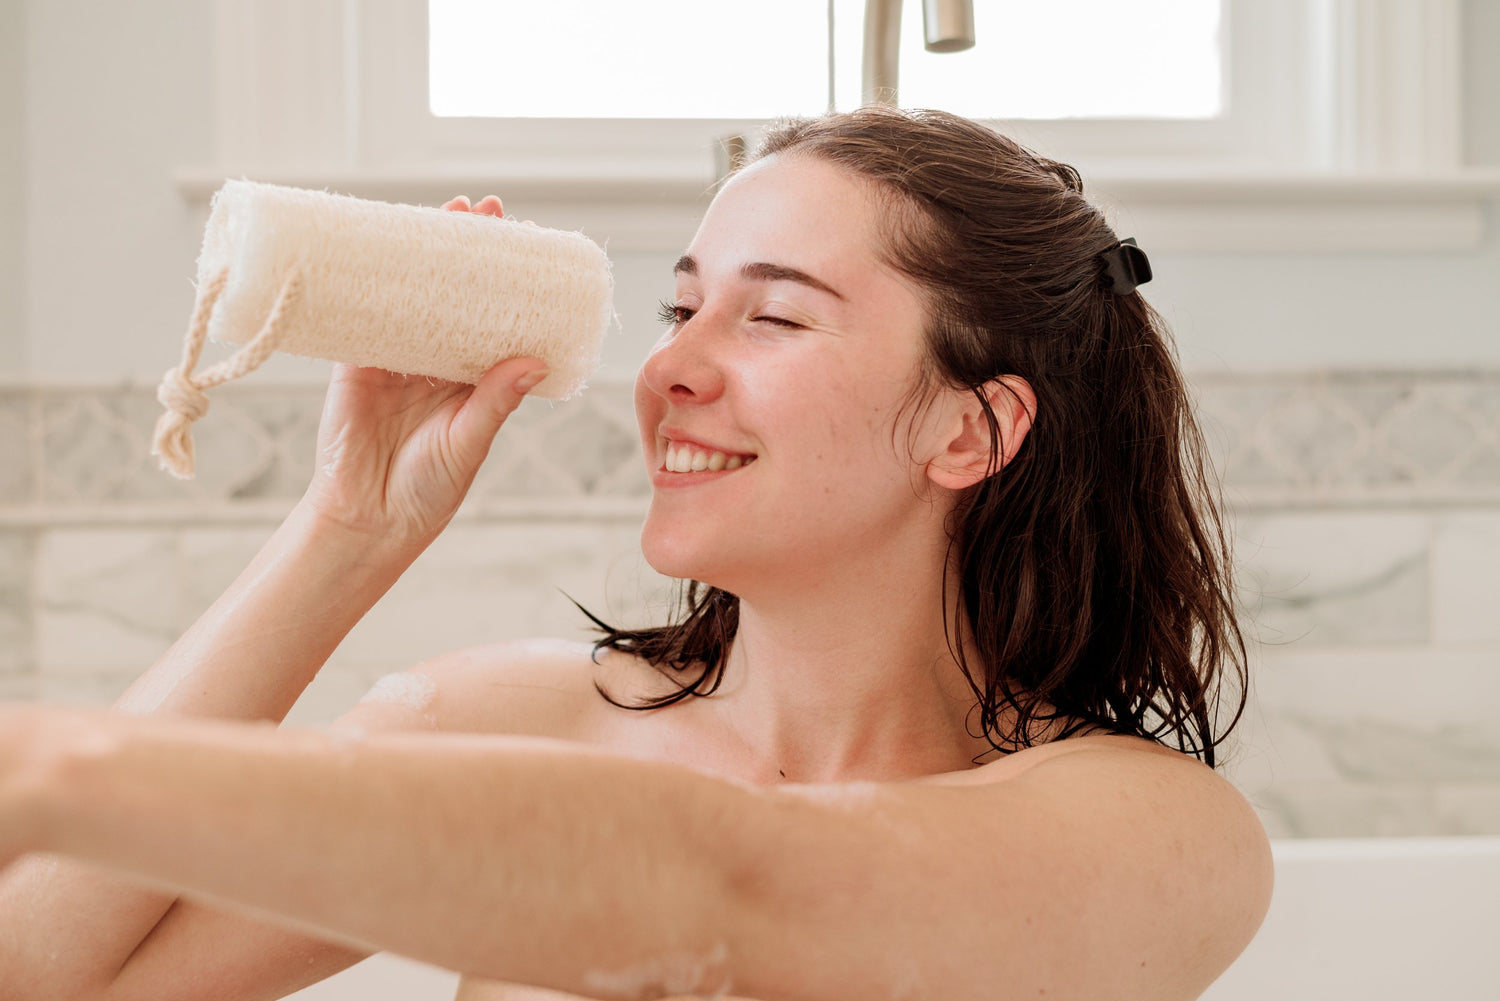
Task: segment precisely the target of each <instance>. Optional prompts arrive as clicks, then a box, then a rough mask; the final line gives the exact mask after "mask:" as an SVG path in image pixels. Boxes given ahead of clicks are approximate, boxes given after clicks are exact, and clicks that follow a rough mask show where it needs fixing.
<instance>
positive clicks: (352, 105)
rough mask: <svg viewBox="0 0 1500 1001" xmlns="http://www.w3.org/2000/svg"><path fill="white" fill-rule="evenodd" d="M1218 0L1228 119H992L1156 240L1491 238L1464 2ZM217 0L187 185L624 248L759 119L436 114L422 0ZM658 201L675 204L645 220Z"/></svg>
mask: <svg viewBox="0 0 1500 1001" xmlns="http://www.w3.org/2000/svg"><path fill="white" fill-rule="evenodd" d="M1223 2H1224V3H1225V4H1226V5H1227V6H1226V11H1227V15H1226V18H1227V20H1226V25H1227V32H1226V34H1227V37H1228V38H1229V40H1230V50H1229V59H1228V60H1227V70H1226V72H1228V73H1229V74H1230V80H1229V84H1228V86H1227V87H1226V98H1227V103H1228V105H1229V108H1230V111H1229V114H1228V116H1227V117H1226V119H1225V121H1224V122H1203V121H1171V120H1157V121H1152V122H1141V121H1130V120H1112V119H1099V120H1067V121H1051V122H1042V121H1036V120H1019V121H999V122H996V123H994V124H996V125H997V127H999V128H1000V129H1002V130H1004V131H1007V132H1008V133H1010V134H1012V135H1015V136H1016V137H1017V138H1019V139H1021V140H1022V141H1024V142H1028V143H1030V144H1032V145H1034V146H1036V147H1038V148H1039V149H1041V150H1043V151H1044V152H1047V153H1049V154H1052V155H1055V156H1058V157H1059V158H1061V159H1064V160H1066V161H1068V162H1071V163H1074V164H1075V165H1076V166H1078V167H1079V168H1080V170H1081V171H1082V173H1083V174H1084V176H1085V180H1086V183H1087V184H1088V186H1089V188H1090V190H1091V191H1093V192H1095V196H1094V197H1095V198H1096V199H1097V200H1098V201H1100V203H1101V204H1102V205H1103V206H1104V207H1105V208H1106V210H1110V209H1113V208H1115V207H1119V208H1120V209H1121V210H1122V211H1123V212H1124V213H1125V214H1126V215H1127V217H1128V218H1127V220H1126V221H1127V223H1130V225H1128V226H1127V228H1130V229H1132V230H1134V231H1136V232H1137V233H1138V235H1140V236H1141V237H1142V239H1143V241H1144V240H1145V239H1148V238H1149V237H1150V236H1151V235H1152V231H1153V229H1154V230H1155V231H1156V234H1157V242H1155V243H1154V246H1156V247H1158V248H1172V249H1175V248H1182V249H1193V250H1200V249H1210V250H1232V251H1235V252H1241V251H1246V250H1250V251H1256V250H1269V251H1275V250H1284V249H1285V248H1287V247H1289V246H1300V247H1305V248H1312V249H1315V250H1350V249H1360V250H1368V249H1426V248H1440V247H1441V248H1455V247H1472V246H1475V245H1477V244H1478V243H1479V242H1480V241H1481V240H1482V239H1483V235H1484V229H1485V223H1484V220H1485V215H1486V210H1487V208H1488V203H1489V201H1490V200H1491V199H1492V198H1493V196H1494V195H1495V194H1496V193H1497V192H1500V172H1497V171H1494V170H1478V169H1473V168H1469V167H1466V166H1465V165H1464V164H1463V161H1462V130H1461V106H1460V98H1461V73H1462V67H1461V55H1462V46H1461V44H1460V42H1461V39H1460V30H1461V20H1462V18H1461V4H1460V0H1424V2H1423V3H1421V4H1412V3H1409V2H1407V0H1223ZM907 6H913V5H910V4H908V5H907ZM215 8H216V9H215V14H216V17H215V32H216V36H215V50H216V57H217V58H216V62H215V66H216V79H215V86H216V103H217V109H218V115H217V119H216V121H217V123H218V135H217V142H216V147H215V160H216V162H215V163H214V164H213V165H212V166H206V167H196V168H184V169H181V170H179V171H178V172H177V180H178V184H179V187H181V188H182V190H183V191H184V193H185V194H186V195H187V196H188V197H190V198H194V199H199V198H203V197H205V196H206V193H207V192H211V191H212V190H213V189H214V188H216V187H217V186H218V185H219V184H220V183H222V179H223V177H224V176H226V175H230V176H233V175H245V176H254V177H256V178H257V179H264V180H279V181H280V182H281V183H290V184H300V185H304V186H312V187H334V188H337V189H339V190H344V191H349V192H351V193H354V194H362V195H365V196H367V197H387V198H394V199H400V200H414V201H415V200H421V201H428V200H435V199H438V198H440V197H446V194H451V193H452V192H454V191H459V190H467V189H468V188H470V187H474V188H475V190H478V188H480V187H482V188H484V189H485V190H491V191H502V192H505V193H507V194H510V195H514V196H517V197H519V198H522V199H523V200H525V199H531V200H533V201H535V202H536V203H538V204H543V203H545V204H546V205H548V206H549V207H557V208H562V209H565V210H566V211H564V212H563V217H566V218H582V217H584V216H585V215H587V214H588V213H589V212H592V213H593V215H592V216H591V218H601V217H603V216H610V217H611V218H612V219H613V220H614V226H615V228H614V229H613V230H612V231H611V232H612V233H613V234H614V235H615V236H616V238H617V243H616V246H622V245H634V243H635V241H636V239H637V237H639V238H640V239H641V240H643V241H645V243H649V244H650V245H651V246H659V245H662V244H663V243H666V242H670V241H671V240H675V239H677V234H679V233H680V231H681V229H682V226H683V225H684V223H683V221H682V220H686V219H690V218H692V217H693V216H694V214H695V212H697V211H699V210H700V209H701V205H702V204H703V203H704V200H705V196H706V195H709V194H711V192H712V189H713V187H714V184H715V182H716V178H717V176H718V167H717V165H716V160H715V155H714V148H713V147H714V139H715V138H717V137H723V136H730V135H741V136H745V137H746V138H747V139H748V140H749V141H751V142H753V141H754V138H755V134H756V132H757V130H758V129H759V128H760V127H761V126H762V125H763V124H764V123H762V122H760V121H754V120H743V119H740V120H735V119H724V120H712V121H705V120H651V119H630V120H612V119H557V120H510V121H497V120H476V119H439V118H436V116H433V115H431V114H430V112H429V111H428V110H427V106H426V105H427V102H426V63H427V51H426V50H427V46H426V39H427V27H426V25H427V21H426V17H427V14H426V3H425V0H215ZM1247 12H1249V13H1247ZM912 15H913V12H912V11H908V16H912ZM1278 46H1280V47H1279V48H1278ZM1288 46H1290V47H1292V48H1295V49H1296V50H1297V52H1296V57H1295V58H1292V59H1288V58H1286V52H1285V49H1286V48H1287V47H1288ZM414 81H415V83H414ZM445 193H446V194H445ZM661 209H668V210H669V212H670V213H675V215H674V216H673V218H674V219H676V220H677V221H675V222H673V223H672V224H671V225H670V226H663V225H662V224H660V223H658V222H655V221H652V219H653V218H654V217H653V215H652V213H653V212H654V211H657V210H661ZM1268 210H1269V211H1268ZM611 213H613V215H611ZM679 216H680V218H678V217H679ZM1273 219H1274V220H1275V225H1274V226H1273V225H1270V224H1269V220H1273ZM689 233H690V231H689ZM621 239H623V244H622V243H621V242H620V240H621ZM642 245H645V244H642Z"/></svg>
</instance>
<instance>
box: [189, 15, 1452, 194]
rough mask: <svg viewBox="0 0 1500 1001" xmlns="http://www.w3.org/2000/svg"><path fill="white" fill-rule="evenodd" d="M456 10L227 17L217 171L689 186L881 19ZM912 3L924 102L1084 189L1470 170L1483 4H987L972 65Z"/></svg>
mask: <svg viewBox="0 0 1500 1001" xmlns="http://www.w3.org/2000/svg"><path fill="white" fill-rule="evenodd" d="M586 2H588V3H597V4H599V6H598V7H597V9H596V10H595V11H594V13H592V14H589V13H588V11H589V10H590V9H591V8H589V7H586V6H585V3H586ZM456 3H457V0H327V2H319V3H305V2H292V0H277V2H275V3H271V2H268V0H216V2H215V4H214V5H213V6H214V11H215V22H216V43H215V57H216V65H217V67H218V72H217V76H216V84H217V86H216V88H215V94H216V97H215V105H216V108H217V109H218V113H217V116H216V120H217V121H218V122H220V123H221V126H220V130H219V136H218V140H217V144H216V145H217V148H218V151H217V155H218V157H219V158H220V159H221V160H222V161H223V162H224V163H225V164H226V165H230V166H232V167H235V168H237V169H241V170H243V169H244V167H243V165H244V164H255V165H264V164H286V165H289V166H293V167H295V166H298V165H301V166H303V167H304V168H308V167H318V168H321V169H325V170H343V171H363V172H366V173H367V174H374V173H380V174H381V175H382V176H387V177H405V178H418V177H433V178H440V177H442V176H443V175H445V174H446V175H453V174H455V173H464V172H467V176H470V177H473V176H480V175H482V176H485V177H505V178H509V179H512V180H514V179H516V178H521V179H527V178H530V179H535V180H537V181H538V182H540V181H545V182H546V183H547V185H548V186H549V190H552V191H556V192H563V191H564V190H568V191H574V192H576V191H577V190H581V189H582V188H589V189H591V190H594V191H597V192H605V191H610V192H616V191H620V190H624V189H631V190H638V191H642V192H645V191H653V190H657V189H656V188H653V185H658V184H661V183H666V184H668V185H669V186H670V185H677V186H678V189H681V190H689V189H692V188H693V186H694V185H700V186H701V185H702V183H703V181H704V179H705V178H708V179H710V180H711V179H712V177H713V176H714V170H715V150H716V149H718V148H719V143H718V140H720V139H723V138H725V137H729V136H739V137H742V138H744V139H745V140H746V141H747V143H748V142H753V140H754V134H755V132H756V131H757V130H758V129H759V128H760V127H762V126H763V125H764V124H765V122H766V119H767V118H769V117H772V116H777V115H783V114H807V113H816V112H820V111H823V110H826V109H827V108H828V107H829V106H830V105H831V106H833V107H836V108H841V109H842V108H851V107H854V106H856V105H857V104H858V103H859V79H860V61H861V60H860V55H861V50H862V48H863V45H862V41H863V39H862V37H861V35H862V32H861V31H860V28H861V25H862V20H863V6H864V0H833V3H834V6H833V10H832V13H833V18H832V29H831V30H830V26H829V7H828V3H827V0H756V2H755V3H754V4H750V3H730V2H728V0H631V2H624V0H543V2H534V3H530V4H509V3H507V4H499V3H493V2H490V3H484V4H479V5H477V6H474V7H472V8H471V9H469V10H468V11H467V12H465V11H464V9H463V8H460V7H457V6H450V5H451V4H456ZM652 4H660V5H661V6H660V7H659V8H655V7H653V6H652ZM904 6H905V8H906V10H905V11H904V15H905V16H904V17H903V18H902V25H903V58H902V60H901V67H900V81H899V83H900V88H901V89H900V96H901V102H902V104H904V105H906V106H908V107H913V106H936V107H943V108H948V109H950V110H953V111H956V112H959V113H961V114H965V115H968V116H970V117H974V118H981V119H991V120H994V121H995V122H996V124H997V126H998V127H1000V128H1001V129H1002V130H1003V131H1005V132H1006V133H1008V134H1010V135H1012V136H1014V137H1016V138H1017V139H1020V140H1021V141H1023V142H1025V143H1027V144H1028V145H1031V146H1033V147H1034V148H1037V149H1040V150H1042V151H1044V152H1046V153H1048V154H1050V155H1053V156H1057V157H1059V158H1061V159H1063V160H1066V161H1068V162H1071V163H1075V164H1077V165H1078V166H1079V167H1080V169H1082V170H1084V171H1085V172H1086V173H1091V174H1098V175H1103V174H1111V175H1113V176H1115V177H1121V178H1152V177H1162V176H1166V177H1173V178H1181V177H1183V176H1207V175H1218V176H1219V177H1220V178H1222V179H1225V180H1224V183H1225V184H1228V183H1230V182H1233V181H1235V179H1237V178H1238V179H1243V178H1246V177H1266V176H1268V175H1275V176H1285V175H1291V174H1297V175H1301V176H1304V177H1306V176H1309V175H1327V174H1342V173H1351V172H1363V173H1379V172H1387V173H1393V174H1394V173H1401V174H1406V175H1434V176H1435V175H1438V174H1441V173H1443V172H1445V171H1447V172H1451V171H1452V170H1453V169H1455V165H1457V164H1459V163H1461V156H1462V143H1461V136H1462V131H1461V128H1460V111H1461V108H1460V103H1459V100H1458V97H1459V94H1460V93H1461V89H1462V88H1461V66H1462V61H1461V53H1462V34H1461V31H1462V17H1461V13H1462V10H1463V5H1462V3H1461V2H1460V0H1423V2H1422V3H1405V2H1402V3H1395V2H1381V3H1376V2H1373V0H1372V2H1368V3H1366V2H1364V0H1359V2H1343V0H1339V2H1333V0H1129V2H1124V0H1047V2H1045V3H1037V2H1034V0H1031V2H1028V0H976V9H975V22H976V35H977V37H978V44H977V45H976V46H975V48H974V49H973V50H971V51H970V52H967V53H957V54H951V53H950V54H933V53H927V52H925V51H923V50H922V48H921V42H920V35H921V27H922V26H921V21H922V18H921V4H919V3H917V2H916V0H906V2H905V4H904ZM653 9H660V10H662V11H666V12H667V13H666V14H662V15H657V16H646V15H643V14H642V11H649V10H653ZM752 9H753V10H754V11H755V15H754V16H753V17H749V16H747V15H745V14H744V13H743V12H744V11H748V10H752ZM500 10H503V11H504V12H505V16H504V18H503V19H500V20H495V19H494V16H493V12H495V11H500ZM624 12H629V14H630V15H631V16H628V17H627V16H625V13H624ZM548 17H551V18H553V19H554V20H552V21H547V20H545V18H548ZM772 26H774V30H773V28H772ZM599 29H602V30H599ZM591 30H592V31H593V34H590V33H589V32H590V31H591ZM704 37H710V38H712V39H714V42H713V44H709V45H705V44H703V42H702V39H703V38H704ZM830 41H831V42H832V44H831V45H830ZM830 54H831V58H830ZM575 59H576V60H578V61H577V62H576V63H574V62H570V60H575ZM596 70H597V71H598V72H597V73H596V72H595V71H596ZM591 73H592V74H594V75H593V76H592V77H591V75H590V74H591ZM721 87H723V88H727V89H718V88H721ZM518 100H524V101H525V102H529V103H517V101H518ZM626 116H645V117H626ZM393 183H394V182H393ZM632 185H634V186H635V187H634V188H632V187H631V186H632ZM580 186H581V187H580ZM674 190H676V189H674ZM1193 190H1197V189H1193ZM1189 193H1190V192H1189Z"/></svg>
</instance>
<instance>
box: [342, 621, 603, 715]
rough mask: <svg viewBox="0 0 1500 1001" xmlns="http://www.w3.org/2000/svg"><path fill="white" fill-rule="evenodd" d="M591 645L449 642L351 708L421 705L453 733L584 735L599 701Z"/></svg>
mask: <svg viewBox="0 0 1500 1001" xmlns="http://www.w3.org/2000/svg"><path fill="white" fill-rule="evenodd" d="M593 653H594V651H593V647H592V646H591V645H590V644H588V643H581V642H573V641H569V640H563V639H551V638H536V639H524V640H510V641H506V642H499V643H488V644H484V645H481V646H475V647H465V648H462V649H458V650H450V651H448V652H446V653H443V654H439V655H438V656H435V657H432V658H429V659H428V660H424V661H422V662H421V663H419V664H417V665H416V666H414V667H411V668H409V669H407V670H405V671H401V672H398V673H396V674H393V675H388V676H387V677H385V678H382V679H381V680H380V681H379V682H377V683H376V685H375V687H374V688H372V689H371V690H370V693H369V694H368V695H366V696H365V699H364V700H363V702H361V704H360V706H359V707H357V708H361V709H365V708H368V710H369V711H374V712H379V711H381V710H383V709H385V708H386V707H387V706H389V708H390V710H391V711H401V710H405V711H406V712H409V713H410V712H420V713H421V714H422V715H423V716H424V717H425V722H426V724H427V727H426V728H428V729H435V730H442V731H449V732H455V733H489V734H510V735H516V736H535V737H553V738H557V739H562V740H578V739H583V738H584V737H585V736H586V735H587V734H588V733H589V732H590V730H591V726H590V724H591V719H590V714H591V713H592V712H593V711H595V710H594V707H595V705H596V704H597V703H599V702H601V701H602V700H601V699H600V698H599V695H598V692H597V691H596V689H595V687H594V682H595V678H596V677H597V676H598V674H599V672H600V670H601V667H600V664H599V663H596V662H595V659H594V656H593ZM602 659H603V658H601V660H602Z"/></svg>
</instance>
